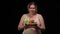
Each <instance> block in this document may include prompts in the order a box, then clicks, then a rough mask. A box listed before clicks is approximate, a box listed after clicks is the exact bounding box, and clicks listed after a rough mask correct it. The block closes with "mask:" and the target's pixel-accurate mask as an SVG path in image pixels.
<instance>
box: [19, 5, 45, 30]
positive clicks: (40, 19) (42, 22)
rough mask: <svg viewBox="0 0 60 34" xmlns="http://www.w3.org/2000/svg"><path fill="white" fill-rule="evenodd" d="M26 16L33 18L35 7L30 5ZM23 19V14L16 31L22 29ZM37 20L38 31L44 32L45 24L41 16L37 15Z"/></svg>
mask: <svg viewBox="0 0 60 34" xmlns="http://www.w3.org/2000/svg"><path fill="white" fill-rule="evenodd" d="M28 11H29V13H28V15H29V17H33V16H34V15H35V14H37V13H36V9H35V5H30V8H28ZM24 17H25V14H24V15H23V16H22V17H21V20H20V22H19V25H18V30H21V29H23V28H24V26H25V25H24ZM38 18H39V21H40V25H37V26H38V27H39V28H40V29H44V30H45V24H44V19H43V17H42V15H40V14H38ZM31 29H33V30H35V29H34V28H31Z"/></svg>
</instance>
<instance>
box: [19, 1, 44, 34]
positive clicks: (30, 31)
mask: <svg viewBox="0 0 60 34" xmlns="http://www.w3.org/2000/svg"><path fill="white" fill-rule="evenodd" d="M27 8H28V11H29V13H27V14H24V15H23V16H22V17H21V20H20V23H19V25H18V30H20V29H23V28H24V31H23V34H41V30H45V24H44V20H43V17H42V15H41V14H38V13H37V5H36V4H35V3H34V2H31V3H29V4H28V6H27ZM32 22H34V23H35V24H32ZM27 24H28V25H27Z"/></svg>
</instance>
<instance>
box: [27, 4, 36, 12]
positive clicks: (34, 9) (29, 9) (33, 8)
mask: <svg viewBox="0 0 60 34" xmlns="http://www.w3.org/2000/svg"><path fill="white" fill-rule="evenodd" d="M28 11H29V13H35V12H36V8H35V5H30V7H29V8H28Z"/></svg>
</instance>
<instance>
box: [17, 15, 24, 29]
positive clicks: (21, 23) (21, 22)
mask: <svg viewBox="0 0 60 34" xmlns="http://www.w3.org/2000/svg"><path fill="white" fill-rule="evenodd" d="M23 20H24V15H23V16H22V17H21V20H20V22H19V25H18V30H21V29H23V28H24V23H23Z"/></svg>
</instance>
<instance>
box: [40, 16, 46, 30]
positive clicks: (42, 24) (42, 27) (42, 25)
mask: <svg viewBox="0 0 60 34" xmlns="http://www.w3.org/2000/svg"><path fill="white" fill-rule="evenodd" d="M39 20H40V25H39V27H40V29H44V30H45V24H44V19H43V17H42V15H39Z"/></svg>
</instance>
